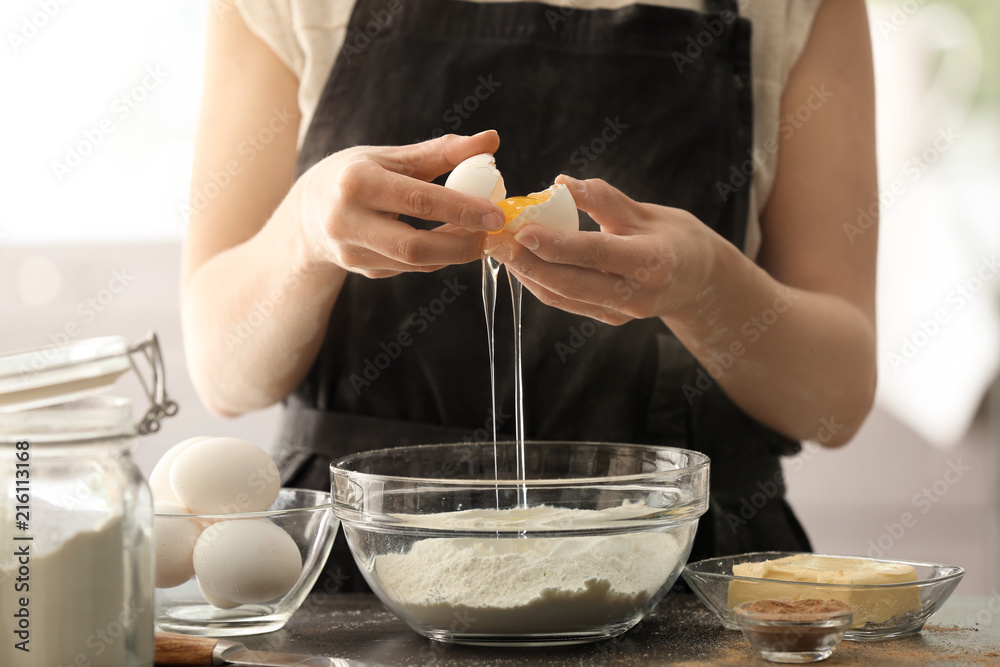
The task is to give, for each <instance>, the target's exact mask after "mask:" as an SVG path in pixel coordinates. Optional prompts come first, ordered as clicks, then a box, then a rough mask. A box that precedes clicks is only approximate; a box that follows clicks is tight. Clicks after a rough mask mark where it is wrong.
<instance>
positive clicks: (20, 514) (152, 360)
mask: <svg viewBox="0 0 1000 667" xmlns="http://www.w3.org/2000/svg"><path fill="white" fill-rule="evenodd" d="M139 359H144V360H145V364H146V365H148V366H149V371H148V378H147V377H146V376H145V375H144V374H143V372H141V371H140V366H141V365H142V364H140V363H137V360H139ZM129 369H132V370H134V371H135V373H136V376H137V377H138V378H139V381H140V383H141V384H142V387H143V391H144V392H145V394H146V396H147V397H148V398H149V401H150V407H149V408H148V410H146V412H145V413H144V414H143V416H142V418H141V419H140V420H139V421H138V422H137V423H134V422H133V421H132V407H131V404H130V402H129V401H128V400H127V399H125V398H121V397H117V396H111V395H108V394H107V393H105V392H106V390H108V389H110V388H111V386H112V385H113V384H114V383H115V381H116V380H117V379H118V378H119V377H121V376H122V375H124V374H125V373H127V372H128V371H129ZM176 413H177V404H176V403H175V402H173V401H172V400H170V398H169V396H168V395H167V391H166V386H165V384H164V372H163V360H162V357H161V356H160V348H159V343H158V341H157V338H156V335H155V334H153V333H150V334H149V335H148V336H147V337H146V338H145V339H144V340H142V341H140V342H138V343H136V344H133V345H128V344H127V343H126V342H125V340H124V339H123V338H121V337H108V338H96V339H92V340H84V341H79V342H76V343H73V344H71V345H67V346H63V347H54V346H49V347H46V348H39V349H36V350H29V351H27V352H19V353H16V354H11V355H8V356H4V357H0V498H2V499H3V503H2V506H0V539H2V541H3V546H2V549H0V636H3V637H4V640H3V641H2V642H0V664H2V665H4V666H5V667H22V666H29V665H30V666H32V667H36V666H37V667H43V666H44V667H51V666H52V665H93V666H103V665H114V666H116V667H117V666H120V665H126V666H128V667H132V666H140V665H141V666H146V665H152V664H153V546H152V534H153V507H152V498H151V494H150V492H149V487H148V485H147V484H146V480H145V478H144V477H143V475H142V474H141V472H140V471H139V469H138V467H137V466H136V464H135V461H134V459H133V458H132V451H131V445H132V444H133V443H134V441H135V438H136V436H137V435H144V434H147V433H152V432H155V431H157V430H158V429H159V426H160V420H162V419H163V418H164V417H167V416H172V415H174V414H176Z"/></svg>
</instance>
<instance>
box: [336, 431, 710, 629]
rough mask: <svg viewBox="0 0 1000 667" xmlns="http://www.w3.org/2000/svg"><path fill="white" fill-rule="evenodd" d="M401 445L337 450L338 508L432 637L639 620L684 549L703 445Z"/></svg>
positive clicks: (371, 569)
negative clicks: (359, 450)
mask: <svg viewBox="0 0 1000 667" xmlns="http://www.w3.org/2000/svg"><path fill="white" fill-rule="evenodd" d="M517 450H518V448H517V445H516V444H515V443H510V442H503V443H498V444H497V446H496V448H495V449H494V446H493V444H492V443H489V444H479V443H477V444H469V443H466V444H442V445H426V446H417V447H397V448H394V449H383V450H376V451H370V452H364V453H361V454H354V455H351V456H347V457H344V458H342V459H339V460H338V461H335V462H334V463H333V464H332V465H331V478H332V486H333V511H334V513H335V514H336V515H337V517H338V518H339V519H340V520H341V524H342V525H343V529H344V533H345V535H346V536H347V541H348V544H349V545H350V548H351V551H352V553H353V555H354V558H355V560H356V561H357V563H358V566H359V567H360V568H361V571H362V573H363V574H364V576H365V578H366V579H367V581H368V583H369V585H370V586H371V587H372V589H373V590H374V591H375V593H376V595H378V597H379V598H380V599H381V600H382V602H383V603H384V604H385V605H386V606H387V607H388V608H389V609H390V610H391V611H392V612H393V613H394V614H396V615H397V616H399V618H401V619H402V620H403V621H405V622H406V623H407V624H408V625H409V626H410V627H411V628H413V629H414V630H416V631H417V632H419V633H420V634H422V635H424V636H425V637H429V638H431V639H437V640H441V641H447V642H456V643H465V644H486V645H496V644H507V645H538V644H552V643H578V642H587V641H597V640H601V639H607V638H609V637H614V636H616V635H619V634H621V633H623V632H625V631H626V630H628V629H629V628H631V627H632V626H633V625H635V624H636V623H638V622H639V621H640V620H641V619H642V618H643V617H644V616H645V615H646V614H648V613H649V612H650V610H652V609H653V607H655V606H656V604H657V603H658V602H659V601H660V599H661V598H662V597H663V596H664V595H665V594H666V592H667V591H668V590H669V589H670V587H671V585H672V584H673V583H674V581H675V580H676V579H677V577H678V575H679V574H680V572H681V569H682V568H683V567H684V564H685V562H686V561H687V558H688V555H689V554H690V551H691V544H692V541H693V539H694V534H695V529H696V527H697V524H698V517H700V516H701V515H702V514H704V513H705V511H706V509H707V507H708V470H709V461H708V457H707V456H705V455H704V454H700V453H698V452H692V451H687V450H683V449H673V448H668V447H655V446H650V445H629V444H612V443H596V442H527V443H524V452H525V455H524V459H523V462H522V463H523V465H522V466H521V467H523V469H524V475H523V477H524V481H519V480H518V478H517V477H518V476H517V475H516V474H515V471H516V470H517V469H518V463H519V462H520V459H519V458H518V456H517Z"/></svg>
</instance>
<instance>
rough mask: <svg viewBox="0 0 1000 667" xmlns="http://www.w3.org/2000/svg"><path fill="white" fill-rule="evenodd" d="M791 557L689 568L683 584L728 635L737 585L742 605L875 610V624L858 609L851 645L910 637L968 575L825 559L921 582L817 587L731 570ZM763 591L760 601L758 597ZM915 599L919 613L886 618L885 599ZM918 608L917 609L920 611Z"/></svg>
mask: <svg viewBox="0 0 1000 667" xmlns="http://www.w3.org/2000/svg"><path fill="white" fill-rule="evenodd" d="M796 553H797V552H792V551H759V552H756V553H746V554H739V555H736V556H724V557H722V558H708V559H705V560H700V561H698V562H696V563H689V564H688V565H687V566H686V567H685V568H684V572H683V576H684V581H686V582H687V584H688V585H689V586H690V587H691V589H692V590H693V591H694V592H695V594H696V595H697V596H698V598H699V599H701V601H702V602H703V603H705V606H707V607H708V608H709V609H711V610H712V611H714V612H715V613H716V615H717V616H718V617H719V620H720V621H722V624H723V625H724V626H726V627H727V628H729V629H730V630H738V629H739V627H738V626H737V625H736V621H735V619H734V618H733V610H732V609H731V608H730V606H729V594H730V587H731V584H733V583H734V582H735V584H736V585H737V586H739V588H740V590H741V598H742V601H749V600H753V599H754V598H758V599H765V598H766V599H771V598H787V599H800V600H801V599H805V598H817V599H822V600H826V599H834V600H841V601H843V602H846V603H847V604H849V605H851V606H852V607H856V604H852V600H853V601H854V602H855V603H856V602H857V601H859V600H861V601H863V604H864V607H865V608H866V609H874V610H875V611H876V612H877V613H881V617H880V618H879V620H878V621H877V622H872V621H866V620H864V615H863V614H861V613H859V611H858V609H857V608H855V612H854V616H855V620H854V627H851V628H849V629H848V630H847V632H846V633H845V635H844V638H845V639H849V640H853V641H880V640H883V639H891V638H893V637H903V636H906V635H912V634H915V633H917V632H920V630H921V629H922V628H923V627H924V623H926V622H927V619H928V618H930V617H931V615H933V614H934V613H935V612H936V611H937V610H938V609H940V608H941V605H943V604H944V603H945V601H946V600H947V599H948V596H950V595H951V594H952V592H953V591H954V590H955V587H956V586H958V582H959V581H961V579H962V576H963V575H964V574H965V570H964V569H963V568H961V567H957V566H954V565H941V564H937V563H921V562H915V561H898V560H888V559H877V558H874V559H872V558H855V557H848V556H826V555H825V554H815V555H822V556H824V557H826V558H844V559H846V558H850V559H851V560H873V561H876V562H880V563H892V564H904V565H911V566H913V568H914V569H915V570H916V573H917V580H916V581H915V582H913V583H896V584H873V585H864V586H862V585H852V584H819V583H810V582H799V581H778V580H776V579H757V578H754V577H737V576H735V575H734V574H733V565H736V564H741V563H758V562H760V561H765V560H776V559H778V558H784V557H786V556H793V555H795V554H796ZM755 590H759V595H755ZM897 597H905V598H910V597H912V598H913V599H914V600H915V603H916V604H915V608H914V609H912V610H911V611H908V612H906V613H902V614H898V615H895V616H891V617H888V618H885V616H888V612H885V607H884V606H882V605H883V601H884V600H885V599H887V598H889V599H891V598H897ZM917 605H918V606H917Z"/></svg>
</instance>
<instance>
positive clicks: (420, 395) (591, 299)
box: [183, 0, 877, 588]
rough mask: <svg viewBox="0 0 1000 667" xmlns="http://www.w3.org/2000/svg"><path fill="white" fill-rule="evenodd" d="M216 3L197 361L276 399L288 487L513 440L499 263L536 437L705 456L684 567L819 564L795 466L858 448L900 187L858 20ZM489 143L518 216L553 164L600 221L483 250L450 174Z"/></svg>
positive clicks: (489, 223)
mask: <svg viewBox="0 0 1000 667" xmlns="http://www.w3.org/2000/svg"><path fill="white" fill-rule="evenodd" d="M215 9H216V11H215V12H213V14H212V16H211V18H210V25H209V42H208V55H207V69H206V83H205V98H204V102H203V112H202V120H201V125H200V130H199V136H198V142H197V150H196V155H195V171H194V186H193V192H194V196H193V202H194V209H195V210H194V211H193V215H192V219H191V224H190V227H189V229H188V232H187V238H186V242H185V257H184V259H185V266H184V287H183V321H184V329H185V338H186V342H187V349H188V360H189V366H190V369H191V374H192V377H193V379H194V382H195V384H196V386H197V388H198V390H199V392H200V394H201V396H202V398H203V400H204V402H205V403H206V405H208V406H209V408H210V409H212V410H214V411H215V412H217V413H220V414H223V415H238V414H242V413H245V412H248V411H251V410H256V409H259V408H263V407H265V406H268V405H271V404H273V403H275V402H278V401H284V403H285V426H284V431H283V435H282V443H281V449H280V455H279V463H280V464H281V466H282V470H283V474H284V478H285V481H286V483H288V484H290V485H295V486H314V487H318V488H326V487H327V486H328V483H329V477H328V464H329V462H330V460H331V459H333V458H336V457H338V456H341V455H344V454H347V453H350V452H354V451H361V450H364V449H369V448H374V447H382V446H392V445H400V444H406V443H423V442H457V441H462V440H468V439H473V438H476V437H478V436H477V430H478V433H479V434H482V433H486V432H489V431H490V427H491V426H492V424H493V423H494V422H495V423H496V425H497V426H498V428H499V430H500V432H501V434H503V435H507V436H509V435H510V434H511V433H513V419H512V418H511V417H510V413H511V412H512V410H511V403H512V400H511V397H512V394H513V388H512V387H513V379H512V372H511V369H512V358H511V353H510V350H509V345H507V344H506V341H509V337H508V334H507V332H508V331H509V326H508V325H506V324H504V323H503V322H501V323H500V324H498V328H497V331H498V341H499V344H498V345H497V369H498V378H497V386H498V397H499V400H500V409H499V411H498V413H497V415H496V417H495V418H494V417H493V415H492V414H491V413H490V409H489V408H490V406H491V399H490V388H489V387H490V385H489V379H488V378H489V376H488V361H487V359H488V357H487V345H486V340H485V335H484V334H485V326H484V322H483V315H482V301H481V297H480V293H479V270H480V268H479V264H478V263H477V262H475V261H474V260H476V259H478V258H479V257H480V256H481V253H482V252H483V251H487V252H489V253H490V254H491V255H492V256H493V257H495V258H497V259H499V260H500V261H502V262H503V263H504V264H505V265H506V268H507V271H509V272H511V273H512V274H514V275H516V276H517V277H518V278H520V279H521V281H522V282H523V283H524V285H525V286H526V288H527V289H528V290H529V291H530V292H531V293H532V294H533V295H534V297H535V298H527V299H526V300H525V304H524V325H523V326H524V341H523V354H524V360H523V367H524V377H525V386H526V394H525V404H526V416H527V436H528V437H529V438H534V439H542V440H557V439H563V440H607V441H624V442H645V443H652V444H661V445H673V446H682V447H688V448H694V449H698V450H701V451H704V452H706V453H708V454H709V456H710V457H711V458H712V502H711V508H710V511H709V514H708V515H707V516H706V517H704V518H703V519H702V521H701V523H700V524H699V530H698V536H697V539H696V543H695V548H694V553H693V555H692V558H698V557H705V556H709V555H712V554H723V553H736V552H741V551H754V550H763V549H790V550H797V549H808V540H807V538H806V536H805V534H804V532H803V531H802V529H801V527H800V526H799V524H798V522H797V521H796V519H795V517H794V515H793V514H792V512H791V510H790V508H789V507H788V505H787V503H786V502H785V501H784V498H783V496H784V483H783V478H782V475H781V467H780V460H779V457H780V456H782V455H786V454H792V453H794V452H796V451H797V450H798V442H799V441H801V440H804V439H814V440H818V441H820V442H821V443H823V444H824V445H827V446H831V447H832V446H838V445H842V444H844V443H846V442H848V441H849V440H850V439H851V437H852V436H853V435H854V433H855V432H856V431H857V430H858V428H859V427H860V425H861V423H862V421H863V420H864V418H865V416H866V414H867V413H868V411H869V409H870V406H871V402H872V397H873V393H874V385H875V316H874V280H875V278H874V277H875V250H876V232H875V230H874V229H872V228H869V229H868V231H867V232H865V233H864V234H862V235H860V236H854V235H851V236H849V235H847V234H845V233H844V226H845V225H848V224H850V223H852V222H854V221H855V218H856V211H858V210H859V209H860V210H864V211H868V210H870V205H871V204H872V203H873V202H875V200H876V188H877V185H876V178H875V159H874V129H873V128H874V110H873V107H874V102H873V97H874V93H873V83H872V64H871V50H870V44H869V38H868V28H867V18H866V15H865V6H864V2H863V0H825V1H821V0H766V1H765V0H761V1H760V2H755V3H752V5H751V3H739V4H737V2H736V0H708V1H707V2H702V1H701V0H659V1H658V2H657V3H655V6H654V5H632V4H629V3H627V2H623V1H622V0H605V1H603V2H596V1H587V2H580V1H574V2H572V4H570V5H567V6H564V7H555V6H551V5H545V4H537V3H519V2H464V1H458V0H421V1H420V2H413V1H411V0H390V1H389V2H382V1H381V0H357V1H356V2H352V1H351V0H331V1H330V2H327V3H321V2H309V1H307V0H283V1H279V0H273V1H272V2H251V1H250V0H245V1H244V2H243V3H242V5H241V6H240V7H238V8H234V7H232V6H229V5H225V4H222V5H216V7H215ZM751 27H752V30H753V34H754V37H753V39H752V40H751V35H750V32H751ZM751 71H752V72H753V75H751ZM276 119H280V122H279V121H278V120H276ZM451 129H454V130H455V131H456V132H458V133H460V134H455V135H453V134H448V135H444V136H440V135H441V134H442V133H443V132H445V131H447V130H451ZM494 130H496V131H494ZM498 132H499V134H498ZM297 135H298V136H297ZM431 137H438V138H431ZM500 137H502V138H503V144H502V145H501V144H500ZM422 139H423V140H422ZM484 152H486V153H496V158H497V162H498V165H499V167H500V169H501V170H502V171H503V173H504V179H505V182H506V184H507V190H508V193H509V194H511V195H521V194H527V193H528V192H530V191H535V190H539V189H541V188H542V187H544V186H545V185H547V184H549V183H551V180H552V178H553V177H554V176H556V175H557V174H562V175H561V176H559V181H560V182H563V183H565V184H566V185H567V186H568V187H569V188H570V190H571V191H572V193H573V196H574V198H575V200H576V202H577V205H578V206H579V208H580V209H581V210H582V211H584V212H585V213H587V214H589V216H590V218H592V220H589V219H585V220H584V223H583V231H580V232H576V233H566V234H557V233H553V232H552V231H550V230H548V229H546V228H544V227H540V226H538V225H528V226H525V227H524V228H522V229H521V230H520V232H519V233H518V234H517V235H516V236H513V235H511V234H509V233H507V232H501V233H499V234H496V235H489V236H487V235H486V234H484V233H483V232H484V231H494V230H497V229H499V228H500V227H501V225H502V220H501V218H500V211H499V209H498V208H497V207H496V206H494V205H492V204H490V203H489V202H487V201H485V200H481V199H476V198H471V197H466V196H463V195H461V194H459V193H456V192H453V191H450V190H446V189H444V188H443V187H441V186H440V185H438V184H435V183H431V182H430V181H433V180H435V179H438V183H440V182H442V181H441V179H440V178H439V177H441V176H442V175H444V174H446V173H447V172H448V171H450V170H451V169H452V168H453V167H454V166H455V165H456V164H458V163H459V162H461V161H462V160H464V159H466V158H468V157H470V156H472V155H476V154H478V153H484ZM220 174H222V175H227V176H228V178H223V177H222V176H220ZM212 183H214V184H215V185H216V187H214V188H212V187H210V184H212ZM584 218H586V216H584ZM501 294H503V291H501ZM508 299H509V297H508ZM509 310H510V308H509V301H508V304H507V305H505V304H504V303H500V304H498V306H497V311H498V313H501V314H504V313H507V312H509ZM380 355H381V356H380ZM349 561H350V557H349V556H348V555H347V554H346V552H345V551H344V548H343V545H342V544H341V545H340V546H339V547H338V551H337V552H336V554H335V555H334V556H333V563H334V564H335V565H336V566H339V567H341V568H343V569H344V570H345V571H349V572H356V571H355V570H354V569H353V563H350V562H349ZM355 585H358V586H363V582H361V581H360V577H357V576H353V577H351V578H350V579H349V580H348V583H347V587H348V588H352V587H354V586H355Z"/></svg>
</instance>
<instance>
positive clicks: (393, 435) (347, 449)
mask: <svg viewBox="0 0 1000 667" xmlns="http://www.w3.org/2000/svg"><path fill="white" fill-rule="evenodd" d="M481 435H482V434H481V433H477V432H475V431H471V430H467V429H462V428H453V427H448V426H441V425H439V424H424V423H420V422H410V421H400V420H395V419H386V418H383V417H366V416H363V415H352V414H348V413H345V412H332V411H327V410H317V409H316V408H312V407H309V406H308V405H306V404H305V403H303V402H302V400H301V399H299V398H298V397H296V396H295V395H292V396H290V397H289V398H288V399H287V400H286V401H285V409H284V410H283V411H282V424H281V431H280V439H279V446H278V451H277V453H276V454H275V459H276V460H277V463H278V468H279V469H280V470H281V476H282V481H283V482H287V481H288V480H289V479H291V478H292V477H293V476H295V474H296V473H297V472H298V471H299V470H300V469H301V468H302V467H303V466H305V465H306V464H309V463H310V459H312V458H314V457H317V456H319V457H322V458H323V459H324V465H329V464H330V463H332V462H333V461H335V460H336V459H339V458H340V457H342V456H347V455H349V454H357V453H359V452H367V451H370V450H372V449H385V448H386V447H404V446H406V445H430V444H440V443H449V442H455V443H460V442H476V441H482V440H483V438H482V437H480V436H481ZM490 438H492V433H491V434H490ZM313 465H315V463H314V462H313Z"/></svg>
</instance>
